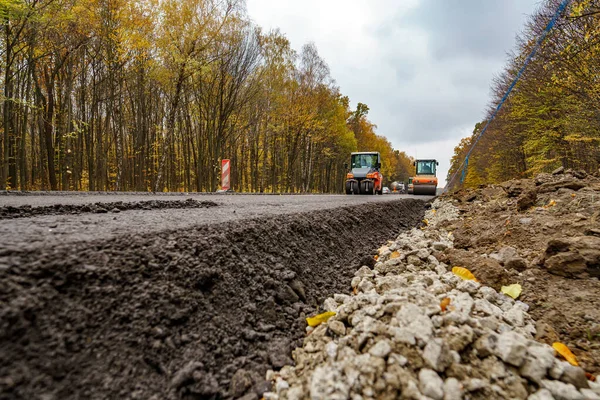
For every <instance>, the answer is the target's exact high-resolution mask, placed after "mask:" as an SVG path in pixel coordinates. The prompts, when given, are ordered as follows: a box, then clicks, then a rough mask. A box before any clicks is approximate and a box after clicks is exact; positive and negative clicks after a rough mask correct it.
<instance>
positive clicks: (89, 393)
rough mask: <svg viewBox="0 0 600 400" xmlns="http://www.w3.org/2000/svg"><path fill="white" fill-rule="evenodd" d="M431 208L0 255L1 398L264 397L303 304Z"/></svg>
mask: <svg viewBox="0 0 600 400" xmlns="http://www.w3.org/2000/svg"><path fill="white" fill-rule="evenodd" d="M169 203H171V202H169ZM423 212H424V203H423V202H421V201H417V200H403V201H398V202H389V203H383V204H382V203H380V204H367V205H361V206H358V207H346V208H338V209H333V210H327V211H319V212H313V213H303V214H295V215H292V216H281V217H276V218H265V219H256V220H246V221H244V222H243V223H239V222H236V223H231V224H227V225H223V226H219V227H216V226H204V227H197V228H194V229H191V230H183V231H171V232H164V233H160V234H153V235H146V236H139V237H121V238H118V239H114V240H110V241H99V242H91V243H78V244H76V245H71V246H63V247H58V248H55V249H51V250H50V249H41V250H39V251H36V252H33V253H12V254H3V255H2V257H0V305H1V308H0V349H1V353H0V359H2V360H4V361H3V362H2V363H1V364H0V398H2V399H9V398H10V399H15V398H23V399H30V398H44V399H76V398H77V399H78V398H88V399H105V398H123V399H163V398H173V399H175V398H185V399H218V398H230V397H234V396H236V397H237V396H241V395H244V394H246V395H247V396H248V397H247V398H257V397H258V394H260V393H262V392H263V391H265V390H267V389H268V388H269V386H268V383H267V382H265V381H264V376H265V372H266V370H267V369H269V368H275V369H279V368H281V367H282V366H284V365H285V364H289V363H291V358H290V352H291V349H292V348H293V347H296V345H298V344H299V343H300V341H301V339H302V337H303V336H304V334H305V326H306V322H305V317H306V315H308V314H309V313H312V312H314V311H315V307H316V306H317V305H318V304H321V302H322V301H323V300H324V299H325V298H326V297H327V296H329V295H331V294H333V293H335V292H338V293H340V292H349V291H350V287H349V282H350V280H351V278H352V276H353V275H354V272H355V271H356V269H357V268H358V267H360V265H362V264H363V263H365V262H366V261H367V260H372V257H371V256H372V255H373V254H374V251H375V248H376V247H377V244H378V243H380V242H384V241H385V240H387V239H388V238H390V237H393V236H394V235H395V234H397V233H398V232H400V231H402V230H404V229H406V228H408V227H412V226H415V225H416V224H417V223H418V222H419V221H420V220H421V218H422V216H423ZM254 394H256V396H254Z"/></svg>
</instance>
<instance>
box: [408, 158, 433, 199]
mask: <svg viewBox="0 0 600 400" xmlns="http://www.w3.org/2000/svg"><path fill="white" fill-rule="evenodd" d="M414 165H415V169H416V175H415V176H414V177H413V179H412V184H413V193H414V194H424V195H431V196H435V193H436V189H437V184H438V179H437V177H436V169H437V166H438V165H440V164H439V163H438V162H437V161H436V160H417V161H415V163H414Z"/></svg>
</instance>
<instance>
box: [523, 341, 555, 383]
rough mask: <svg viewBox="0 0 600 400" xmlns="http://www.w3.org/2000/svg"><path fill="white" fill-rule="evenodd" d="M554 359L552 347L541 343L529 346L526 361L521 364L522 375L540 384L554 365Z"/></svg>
mask: <svg viewBox="0 0 600 400" xmlns="http://www.w3.org/2000/svg"><path fill="white" fill-rule="evenodd" d="M554 360H555V358H554V349H553V348H552V347H550V346H548V345H541V344H540V345H538V344H536V345H534V346H529V348H528V349H527V355H526V356H525V362H524V363H523V365H522V366H521V370H520V372H521V375H523V376H524V377H526V378H529V379H531V380H532V381H534V382H536V383H538V384H539V383H540V382H541V380H542V379H543V378H544V377H545V376H546V374H547V373H548V370H549V369H550V368H551V367H552V366H553V365H554Z"/></svg>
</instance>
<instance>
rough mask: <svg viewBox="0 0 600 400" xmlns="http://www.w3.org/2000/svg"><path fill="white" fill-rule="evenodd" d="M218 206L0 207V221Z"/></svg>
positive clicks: (155, 203)
mask: <svg viewBox="0 0 600 400" xmlns="http://www.w3.org/2000/svg"><path fill="white" fill-rule="evenodd" d="M217 205H218V204H217V203H215V202H214V201H198V200H194V199H186V200H147V201H134V202H123V201H116V202H112V203H94V204H55V205H52V206H42V207H31V206H20V207H14V206H4V207H0V220H2V219H12V218H27V217H37V216H40V215H64V214H83V213H108V212H121V211H129V210H156V209H165V208H171V209H173V208H178V209H181V208H208V207H216V206H217Z"/></svg>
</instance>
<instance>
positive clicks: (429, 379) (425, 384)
mask: <svg viewBox="0 0 600 400" xmlns="http://www.w3.org/2000/svg"><path fill="white" fill-rule="evenodd" d="M443 387H444V381H443V380H442V378H440V376H439V375H438V374H437V373H436V372H435V371H432V370H430V369H427V368H423V369H421V370H420V371H419V390H420V391H421V393H423V394H424V395H425V396H427V397H429V398H431V399H434V400H443V398H444V389H443Z"/></svg>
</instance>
